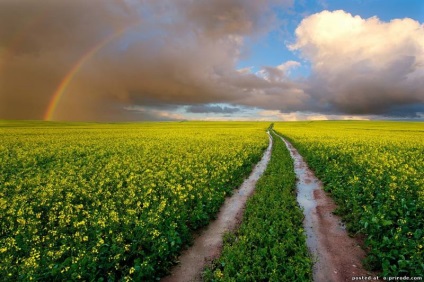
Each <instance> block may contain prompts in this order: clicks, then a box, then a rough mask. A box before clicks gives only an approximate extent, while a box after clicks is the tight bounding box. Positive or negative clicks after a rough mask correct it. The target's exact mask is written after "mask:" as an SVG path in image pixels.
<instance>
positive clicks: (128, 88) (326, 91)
mask: <svg viewBox="0 0 424 282" xmlns="http://www.w3.org/2000/svg"><path fill="white" fill-rule="evenodd" d="M291 5H293V1H292V0H196V1H194V0H172V1H171V0H119V1H118V0H92V1H86V0H74V1H56V0H39V1H33V0H20V1H15V0H3V1H0V118H6V119H21V118H25V119H41V118H43V116H44V115H45V113H46V111H47V108H48V106H49V104H50V103H51V101H52V97H53V94H54V93H58V91H57V90H58V89H59V86H60V85H64V82H66V81H67V80H66V78H69V84H68V86H67V87H65V89H64V91H63V95H62V96H61V98H60V101H59V103H58V107H57V110H56V112H55V115H54V118H55V119H59V120H98V121H109V120H143V119H152V120H163V119H181V118H184V116H182V114H173V113H178V110H181V108H182V107H183V108H184V109H186V113H187V114H189V113H190V112H191V113H201V112H203V113H213V112H215V113H219V114H225V115H234V116H236V115H237V109H240V108H242V109H259V110H268V111H277V112H283V113H286V114H287V113H299V112H312V113H317V114H323V115H326V116H328V115H334V114H349V115H357V114H363V115H372V114H381V115H386V116H390V115H393V116H401V115H406V116H411V117H414V116H415V117H419V116H420V114H419V113H422V112H424V111H423V110H422V108H417V105H420V104H423V103H424V101H423V99H424V98H423V97H424V95H423V92H422V89H424V79H423V76H424V69H423V68H424V55H423V50H424V32H423V26H422V25H421V24H420V23H418V22H416V21H413V20H410V19H402V20H400V19H398V20H393V21H391V22H387V23H386V22H382V21H380V20H379V19H377V18H370V19H362V18H360V17H358V16H356V17H354V16H352V15H350V14H348V13H345V12H343V11H335V12H328V11H324V12H321V13H318V14H315V15H311V16H309V17H307V18H305V19H304V20H303V21H302V23H301V24H300V25H299V26H298V28H297V30H296V41H295V42H294V43H293V44H292V45H290V48H291V49H292V50H293V51H295V52H298V53H299V54H300V55H301V56H302V58H303V60H304V62H303V61H300V60H299V61H294V60H291V61H286V62H284V61H283V62H276V65H264V66H256V67H255V69H257V68H258V69H259V71H257V72H253V71H252V70H253V68H244V69H238V66H237V65H238V62H239V60H240V59H241V58H242V57H243V56H245V54H246V53H248V52H246V50H247V49H248V48H249V46H248V45H247V43H246V42H248V40H246V39H251V38H256V39H259V38H263V37H264V36H266V35H267V34H269V32H271V31H276V29H277V28H279V26H280V25H281V22H282V20H283V19H280V18H279V15H280V16H281V14H282V13H278V11H279V9H287V8H288V7H290V6H291ZM282 48H283V46H282ZM308 64H310V65H311V66H312V70H311V76H310V77H308V78H305V79H292V78H290V72H291V71H292V70H293V69H294V68H297V67H300V66H301V65H308ZM217 105H218V106H217ZM221 105H232V106H231V107H229V106H221ZM243 118H245V117H243ZM246 118H247V117H246ZM260 118H263V116H260Z"/></svg>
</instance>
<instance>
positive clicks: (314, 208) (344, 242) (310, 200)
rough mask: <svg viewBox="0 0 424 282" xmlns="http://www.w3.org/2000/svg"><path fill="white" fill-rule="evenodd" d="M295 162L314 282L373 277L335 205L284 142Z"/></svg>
mask: <svg viewBox="0 0 424 282" xmlns="http://www.w3.org/2000/svg"><path fill="white" fill-rule="evenodd" d="M281 139H282V140H283V141H284V143H286V146H287V148H288V150H289V151H290V155H291V157H292V158H293V161H294V170H295V173H296V178H297V183H296V188H297V201H298V203H299V206H300V207H301V208H302V209H303V214H304V221H303V227H304V229H305V234H306V237H307V239H306V243H307V246H308V249H309V252H310V253H311V256H312V258H313V261H314V266H313V281H315V282H333V281H334V282H340V281H352V278H353V277H359V276H364V277H365V276H367V277H368V276H375V275H373V274H372V273H369V272H367V271H366V270H365V269H364V268H363V267H362V263H361V261H362V260H363V259H364V258H365V252H364V251H363V250H362V248H361V247H360V245H359V243H358V241H356V240H355V239H354V238H351V237H349V235H348V233H347V232H346V228H345V226H344V224H343V223H342V222H341V220H340V218H339V217H338V216H335V215H334V214H333V211H334V210H335V208H336V205H335V203H334V201H333V200H332V199H331V198H330V197H329V196H328V195H327V194H326V193H325V192H324V190H323V185H322V182H321V181H320V180H319V179H318V178H317V177H315V175H314V173H313V172H312V171H311V170H310V169H309V167H308V165H307V164H306V162H305V161H304V160H303V158H302V156H301V155H300V154H299V153H298V151H297V150H296V149H295V148H294V147H293V146H292V144H290V142H288V141H287V140H285V139H284V138H282V137H281Z"/></svg>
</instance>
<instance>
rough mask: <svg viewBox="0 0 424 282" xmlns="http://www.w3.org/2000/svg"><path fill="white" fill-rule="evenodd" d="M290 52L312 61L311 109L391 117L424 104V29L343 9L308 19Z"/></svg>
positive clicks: (414, 23) (418, 25) (416, 24)
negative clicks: (347, 11)
mask: <svg viewBox="0 0 424 282" xmlns="http://www.w3.org/2000/svg"><path fill="white" fill-rule="evenodd" d="M296 37H297V40H296V42H295V43H294V44H292V45H290V48H291V49H292V50H295V51H299V52H300V54H301V56H302V57H303V58H304V59H305V60H308V61H310V63H311V65H312V75H311V77H310V78H309V80H308V83H307V88H305V92H306V93H308V95H309V97H310V100H309V101H308V102H307V108H308V109H309V110H312V111H319V112H324V113H325V112H326V113H332V112H335V113H347V114H386V115H390V114H391V113H392V112H393V113H394V111H396V108H397V107H399V106H402V108H403V109H404V111H406V112H408V107H409V112H413V111H414V107H415V106H414V105H415V104H416V103H423V102H424V92H423V89H424V88H423V87H424V79H423V78H424V26H423V25H422V24H420V23H419V22H417V21H414V20H412V19H407V18H406V19H395V20H392V21H390V22H382V21H380V20H379V19H378V18H377V17H372V18H369V19H363V18H361V17H359V16H352V15H351V14H349V13H346V12H344V11H334V12H329V11H323V12H321V13H318V14H314V15H311V16H309V17H307V18H305V19H304V20H303V21H302V22H301V24H300V25H299V26H298V27H297V29H296Z"/></svg>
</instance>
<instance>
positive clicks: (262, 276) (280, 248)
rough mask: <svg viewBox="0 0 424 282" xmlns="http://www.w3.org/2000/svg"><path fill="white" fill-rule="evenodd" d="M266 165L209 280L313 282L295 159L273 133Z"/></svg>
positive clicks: (206, 276) (209, 274) (213, 267)
mask: <svg viewBox="0 0 424 282" xmlns="http://www.w3.org/2000/svg"><path fill="white" fill-rule="evenodd" d="M273 139H274V144H273V148H272V156H271V160H270V162H269V164H268V167H267V169H266V171H265V173H264V174H263V176H262V177H261V178H260V179H259V181H258V183H257V185H256V189H255V193H254V195H253V196H252V197H251V198H250V199H249V200H248V202H247V204H246V210H245V213H244V216H243V221H242V224H241V226H240V228H239V229H238V230H237V231H236V232H235V233H230V234H227V235H226V237H225V242H224V247H223V252H222V255H221V257H220V258H219V259H217V260H216V261H215V262H214V263H213V265H212V267H210V268H209V269H207V270H206V271H205V273H204V279H205V280H206V281H301V282H304V281H311V280H312V261H311V258H310V256H309V253H308V250H307V247H306V240H305V238H306V237H305V235H304V231H303V227H302V220H303V214H302V211H301V210H300V208H299V206H298V204H297V202H296V194H295V182H296V179H295V174H294V171H293V160H292V159H291V157H290V154H289V152H288V150H287V149H286V147H285V144H284V143H283V141H281V139H280V138H279V137H277V136H276V135H275V134H273Z"/></svg>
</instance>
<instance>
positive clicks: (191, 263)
mask: <svg viewBox="0 0 424 282" xmlns="http://www.w3.org/2000/svg"><path fill="white" fill-rule="evenodd" d="M271 147H272V139H271V137H270V141H269V145H268V148H267V149H266V151H265V153H264V155H263V157H262V159H261V161H260V162H259V163H258V164H257V165H256V166H255V167H254V169H253V171H252V173H251V174H250V176H249V178H247V179H246V180H245V181H244V182H243V184H242V185H241V186H240V188H239V189H238V190H236V191H234V194H233V195H232V196H231V197H230V198H227V199H226V200H225V202H224V204H223V206H222V207H221V209H220V211H219V213H218V215H217V219H216V220H214V221H212V222H211V223H210V224H209V225H208V226H207V227H206V229H205V230H203V231H202V232H201V234H200V235H199V236H198V237H197V238H196V239H195V240H194V244H193V246H191V247H190V248H189V249H187V250H185V251H184V252H183V253H182V255H181V256H180V257H179V261H180V263H179V264H178V265H177V266H176V267H174V268H173V269H172V270H171V274H170V275H169V276H167V277H165V278H163V279H162V280H161V281H165V282H176V281H178V282H180V281H201V279H202V278H201V273H202V270H203V269H204V267H205V266H206V265H207V264H208V263H209V262H211V261H212V260H213V259H214V258H217V257H218V256H219V255H220V253H221V249H222V243H223V241H222V236H223V235H224V233H225V232H227V231H230V230H234V229H235V228H236V227H237V226H238V225H239V223H240V221H241V218H242V216H243V210H244V206H245V204H246V201H247V199H248V197H249V196H250V195H251V194H252V192H253V190H254V189H255V185H256V182H257V181H258V179H259V178H260V176H261V175H262V173H263V172H264V171H265V169H266V167H267V165H268V162H269V160H270V157H271Z"/></svg>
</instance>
